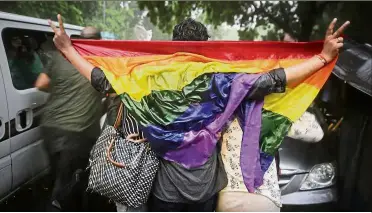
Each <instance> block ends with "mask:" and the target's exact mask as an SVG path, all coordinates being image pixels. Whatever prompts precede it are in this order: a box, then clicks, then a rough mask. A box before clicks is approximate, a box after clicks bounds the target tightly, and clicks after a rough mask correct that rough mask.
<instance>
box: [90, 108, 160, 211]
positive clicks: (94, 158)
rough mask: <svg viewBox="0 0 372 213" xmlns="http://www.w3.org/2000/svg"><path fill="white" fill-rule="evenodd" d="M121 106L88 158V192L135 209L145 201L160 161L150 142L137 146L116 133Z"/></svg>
mask: <svg viewBox="0 0 372 213" xmlns="http://www.w3.org/2000/svg"><path fill="white" fill-rule="evenodd" d="M122 112H123V104H122V103H121V105H120V108H119V112H118V116H117V118H116V121H115V124H114V126H109V125H107V126H106V127H105V129H104V130H103V132H102V133H101V135H100V137H99V138H98V140H97V142H96V144H95V145H94V147H93V149H92V151H91V154H90V159H89V168H90V175H89V183H88V190H89V191H94V192H96V193H99V194H101V195H103V196H106V197H107V198H109V199H111V200H113V201H115V202H116V203H120V204H124V205H127V206H130V207H133V208H137V207H139V206H141V205H142V204H145V203H146V202H147V199H148V197H149V194H150V191H151V187H152V183H153V181H154V179H155V175H156V172H157V170H158V168H159V160H158V159H157V157H156V156H155V153H153V151H152V150H151V148H150V146H149V143H147V142H142V143H136V142H132V141H129V140H126V139H125V138H123V137H122V136H121V135H120V133H119V132H118V131H117V127H118V126H119V125H120V124H119V123H120V121H121V118H122Z"/></svg>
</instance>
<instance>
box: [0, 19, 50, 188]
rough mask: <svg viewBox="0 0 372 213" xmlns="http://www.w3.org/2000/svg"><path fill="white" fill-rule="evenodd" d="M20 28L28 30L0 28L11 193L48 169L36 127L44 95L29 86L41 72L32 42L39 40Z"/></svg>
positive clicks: (6, 25) (9, 24)
mask: <svg viewBox="0 0 372 213" xmlns="http://www.w3.org/2000/svg"><path fill="white" fill-rule="evenodd" d="M23 25H27V26H28V27H31V25H30V24H23V23H15V22H11V21H5V20H1V24H0V30H1V39H2V44H3V45H4V46H3V48H2V51H1V52H0V62H1V64H2V73H3V78H4V85H5V91H6V97H7V100H8V106H9V119H10V122H9V129H10V152H11V159H12V173H13V179H12V189H16V188H17V187H19V186H20V184H22V183H25V182H27V181H29V180H31V179H32V178H33V177H35V176H36V175H38V174H39V173H40V172H42V171H43V170H45V169H46V168H47V167H48V165H49V163H48V158H47V155H46V152H45V151H44V149H43V146H42V140H41V135H40V127H39V124H40V116H41V109H42V106H43V105H44V104H45V101H46V99H47V96H48V95H47V93H43V92H41V91H38V90H37V89H36V88H34V86H33V85H34V82H35V80H36V78H37V72H41V71H42V63H41V60H40V57H39V56H38V55H37V54H36V51H34V48H37V45H36V46H35V44H33V43H32V42H33V41H35V40H36V41H38V39H40V38H36V37H35V36H34V35H33V34H31V33H30V32H32V30H31V31H25V30H24V29H22V28H23ZM15 26H16V27H15ZM32 28H35V26H33V27H32ZM32 39H33V41H32Z"/></svg>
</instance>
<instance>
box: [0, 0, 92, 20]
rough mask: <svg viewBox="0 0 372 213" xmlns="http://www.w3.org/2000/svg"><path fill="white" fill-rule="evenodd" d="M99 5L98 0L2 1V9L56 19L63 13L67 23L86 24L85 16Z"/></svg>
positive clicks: (0, 8)
mask: <svg viewBox="0 0 372 213" xmlns="http://www.w3.org/2000/svg"><path fill="white" fill-rule="evenodd" d="M97 6H98V2H97V1H84V2H83V1H2V2H1V3H0V11H3V12H9V13H15V14H19V15H25V16H31V17H36V18H42V19H54V20H55V19H56V15H57V14H58V13H61V14H63V17H64V19H65V21H66V22H67V23H70V24H75V25H84V23H85V22H84V21H85V20H84V16H86V17H89V16H90V15H91V14H94V13H95V11H96V9H97Z"/></svg>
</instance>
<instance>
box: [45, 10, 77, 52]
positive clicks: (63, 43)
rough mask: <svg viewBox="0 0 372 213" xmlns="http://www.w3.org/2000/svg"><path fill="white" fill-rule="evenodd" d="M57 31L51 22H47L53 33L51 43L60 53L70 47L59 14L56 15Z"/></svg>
mask: <svg viewBox="0 0 372 213" xmlns="http://www.w3.org/2000/svg"><path fill="white" fill-rule="evenodd" d="M57 19H58V23H59V29H58V28H57V27H56V26H55V25H54V23H53V22H52V21H51V20H48V23H49V25H50V27H51V28H52V29H53V31H54V38H53V42H54V45H56V47H57V48H58V49H59V50H60V51H61V52H66V51H67V50H68V49H69V48H70V47H72V44H71V40H70V37H69V36H68V35H67V33H66V31H65V28H64V26H63V21H62V17H61V15H60V14H58V15H57Z"/></svg>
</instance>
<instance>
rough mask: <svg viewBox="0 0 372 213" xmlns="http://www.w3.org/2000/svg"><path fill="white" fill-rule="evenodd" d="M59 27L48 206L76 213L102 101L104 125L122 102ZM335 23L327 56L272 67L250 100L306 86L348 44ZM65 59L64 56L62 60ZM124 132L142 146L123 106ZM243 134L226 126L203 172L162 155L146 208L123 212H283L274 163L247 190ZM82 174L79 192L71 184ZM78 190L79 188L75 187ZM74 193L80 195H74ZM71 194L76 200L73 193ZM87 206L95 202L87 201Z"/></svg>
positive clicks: (49, 87)
mask: <svg viewBox="0 0 372 213" xmlns="http://www.w3.org/2000/svg"><path fill="white" fill-rule="evenodd" d="M58 20H59V28H57V27H56V26H55V25H54V24H53V22H51V21H50V25H51V27H52V29H53V31H54V33H55V36H54V39H53V41H54V44H55V46H56V47H57V49H58V50H59V51H60V52H54V53H53V54H52V62H51V63H48V66H47V67H46V68H45V69H43V70H44V71H43V73H41V74H40V75H39V77H38V79H37V81H36V87H37V88H39V89H40V90H46V91H48V92H50V98H49V100H48V102H47V106H46V110H45V112H44V117H43V124H42V127H43V137H44V141H45V142H44V143H45V145H46V148H47V150H48V153H49V154H50V159H51V162H52V172H53V175H54V187H53V193H52V196H51V200H50V204H51V205H50V207H51V208H53V209H54V210H59V211H71V210H72V211H73V210H76V209H78V205H80V204H81V203H82V202H84V201H83V200H82V199H81V197H82V196H80V195H82V194H84V193H83V192H84V190H85V189H86V187H87V174H86V171H85V168H86V166H87V165H88V159H89V152H90V150H91V148H92V147H93V145H94V143H95V141H96V140H97V138H98V137H99V135H100V126H99V118H100V117H101V115H102V108H101V99H102V97H107V98H108V100H109V102H110V103H109V107H108V112H107V119H106V123H107V124H108V125H114V123H115V118H116V115H117V112H118V109H119V105H120V102H121V100H120V98H119V97H118V96H117V94H116V93H115V90H114V89H113V88H112V85H111V84H110V82H109V81H108V79H107V78H106V76H105V74H104V72H103V70H101V69H100V68H99V67H96V66H94V65H93V64H91V63H90V62H89V61H87V60H86V59H84V58H83V57H82V56H80V55H79V53H78V52H77V51H76V50H75V49H74V47H73V46H72V43H71V41H70V38H69V36H68V35H67V34H66V32H65V30H64V27H63V23H62V19H61V16H60V15H58ZM335 23H336V19H335V20H333V21H332V23H331V24H330V26H329V28H328V31H327V32H326V36H325V42H324V47H323V50H322V52H321V53H319V54H318V55H315V56H314V57H312V58H310V59H308V60H306V61H305V62H302V63H300V64H298V65H295V66H292V67H288V68H285V69H284V68H279V69H274V70H271V71H269V72H267V73H264V74H262V75H261V76H260V77H259V78H258V80H257V81H256V82H255V83H254V85H253V89H252V92H251V93H249V94H248V96H247V97H246V98H248V99H252V100H255V99H258V100H260V99H263V98H264V97H265V96H266V95H269V94H271V93H282V92H284V91H285V89H286V85H288V84H292V83H294V82H298V81H301V80H303V79H305V78H306V77H308V76H309V75H311V74H313V73H315V72H317V71H318V70H320V69H321V68H322V67H323V66H325V65H326V64H327V63H329V62H331V61H332V60H333V59H334V58H335V57H336V56H337V54H338V50H339V49H340V48H341V47H342V45H343V38H342V37H341V34H342V32H343V31H344V29H345V28H346V27H347V25H348V24H349V22H346V23H345V24H344V25H342V26H341V27H340V28H339V29H338V30H334V26H335ZM81 37H82V38H85V39H100V33H99V30H97V29H95V28H93V27H86V28H85V29H84V30H83V31H82V34H81ZM209 37H210V36H209V35H208V32H207V28H206V27H205V26H204V25H203V24H202V23H200V22H197V21H195V20H193V19H186V20H184V21H183V22H181V23H179V24H178V25H176V26H175V27H174V30H173V39H172V40H173V41H207V40H208V38H209ZM62 54H63V55H62ZM123 110H124V112H123V116H122V122H121V126H120V128H119V129H120V131H121V134H122V136H123V137H124V138H126V139H127V140H130V141H134V142H144V141H146V138H145V137H144V135H143V133H142V131H141V126H140V125H139V124H138V122H137V121H136V119H134V117H133V116H131V115H130V113H128V112H127V111H126V108H125V107H124V109H123ZM242 134H243V131H242V129H241V127H240V125H239V122H238V119H237V118H235V119H233V120H232V122H230V123H228V124H226V126H225V128H224V131H222V133H221V135H220V139H219V142H218V144H219V146H217V148H216V149H215V150H214V152H213V154H212V155H211V156H210V157H209V159H208V160H207V161H206V162H205V163H204V164H203V165H202V166H200V167H197V168H185V167H184V166H182V165H180V164H178V163H175V162H171V161H168V160H166V159H163V158H160V157H159V162H160V163H159V169H158V171H157V174H156V178H155V179H154V182H153V184H152V190H151V194H150V195H149V200H148V202H147V203H145V204H143V205H141V206H140V207H138V208H132V207H130V206H128V205H126V204H124V203H117V204H116V205H117V210H118V211H128V212H133V211H134V212H137V211H157V212H162V211H167V212H168V211H174V212H176V211H195V212H199V211H200V212H213V211H280V208H281V199H280V188H279V183H278V175H277V167H276V162H275V160H274V161H273V162H272V163H271V165H270V166H269V169H268V170H267V172H266V173H265V175H264V181H263V184H262V185H261V186H260V187H258V188H257V189H256V190H255V192H254V193H250V192H248V190H247V188H246V186H245V184H244V182H243V176H242V173H241V170H240V163H239V159H240V158H239V156H240V148H241V147H240V146H241V139H242ZM76 176H79V177H81V180H80V183H79V186H78V187H75V188H74V187H69V186H71V180H74V178H75V177H76ZM72 185H73V184H72ZM72 188H74V190H78V191H79V192H80V193H76V191H74V193H72ZM72 194H73V195H72ZM88 205H89V204H88Z"/></svg>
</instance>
